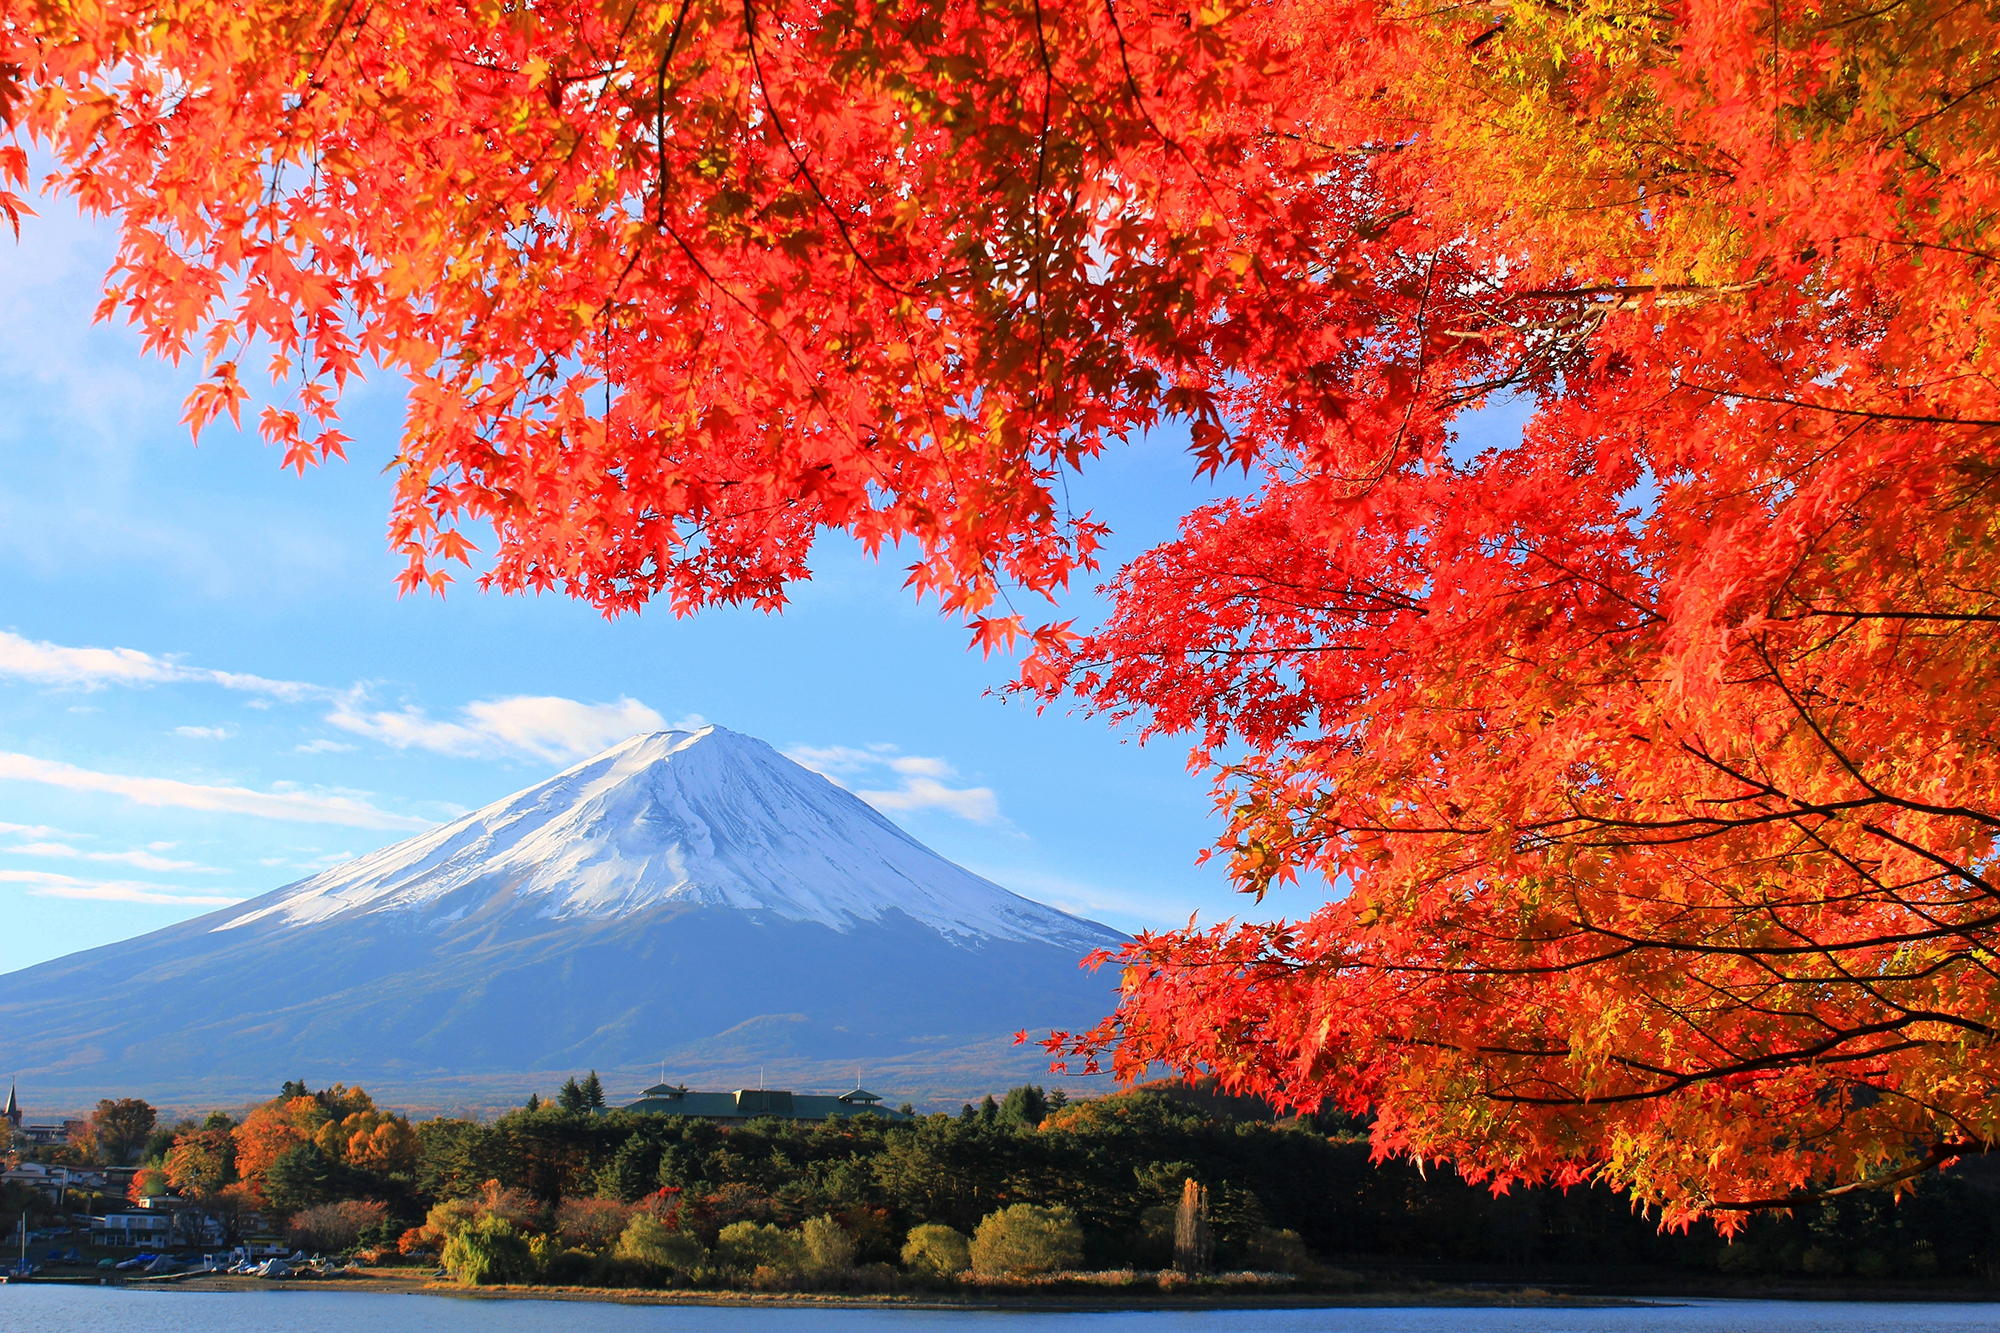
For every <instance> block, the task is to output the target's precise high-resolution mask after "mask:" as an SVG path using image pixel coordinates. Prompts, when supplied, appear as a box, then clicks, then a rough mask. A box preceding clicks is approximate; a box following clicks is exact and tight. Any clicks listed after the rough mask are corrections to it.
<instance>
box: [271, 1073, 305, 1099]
mask: <svg viewBox="0 0 2000 1333" xmlns="http://www.w3.org/2000/svg"><path fill="white" fill-rule="evenodd" d="M310 1096H312V1089H311V1088H308V1087H307V1086H306V1084H305V1080H304V1079H298V1078H288V1079H286V1080H285V1086H284V1087H282V1088H279V1089H278V1100H280V1101H286V1102H288V1101H290V1100H292V1098H294V1097H310Z"/></svg>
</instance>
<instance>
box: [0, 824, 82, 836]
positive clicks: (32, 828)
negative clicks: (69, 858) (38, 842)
mask: <svg viewBox="0 0 2000 1333" xmlns="http://www.w3.org/2000/svg"><path fill="white" fill-rule="evenodd" d="M0 833H12V834H15V835H17V836H19V837H23V838H62V837H67V836H68V835H67V834H65V833H64V832H63V831H62V830H61V829H53V828H50V827H49V826H48V825H47V824H0Z"/></svg>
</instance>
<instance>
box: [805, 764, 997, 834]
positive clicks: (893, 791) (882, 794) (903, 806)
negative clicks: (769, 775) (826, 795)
mask: <svg viewBox="0 0 2000 1333" xmlns="http://www.w3.org/2000/svg"><path fill="white" fill-rule="evenodd" d="M785 754H786V756H787V757H788V758H790V759H791V760H792V761H793V762H795V763H797V764H800V765H802V766H804V767H806V768H809V769H811V770H812V771H813V772H815V773H818V774H820V775H822V776H824V777H827V778H830V779H832V780H833V781H835V782H838V783H840V785H841V786H843V787H847V788H848V789H849V790H850V791H852V792H853V793H854V794H855V795H856V796H859V797H860V798H861V799H862V800H864V801H866V802H868V804H870V805H872V806H874V807H875V808H876V809H877V810H892V811H903V812H908V811H917V810H942V811H944V812H945V813H946V814H952V815H957V816H958V817H959V818H960V819H969V820H971V821H972V822H974V823H976V824H990V823H992V822H993V821H995V820H997V819H999V818H1000V800H999V798H998V797H996V796H995V795H994V794H993V789H992V788H991V787H953V786H949V785H947V784H946V783H945V782H944V781H943V779H946V778H950V777H955V776H956V775H957V773H956V770H954V769H953V768H952V766H951V765H950V764H949V763H947V762H945V761H944V760H942V759H936V758H932V757H930V756H927V755H915V754H898V753H896V747H895V746H893V745H871V746H868V747H867V748H866V749H857V748H855V747H854V746H851V745H828V746H812V745H794V746H793V747H792V748H791V749H789V750H786V751H785ZM883 777H890V778H895V779H900V780H901V785H899V786H896V787H884V788H864V787H860V786H857V785H854V784H853V783H850V782H847V781H844V779H847V778H856V779H859V780H861V781H867V780H871V779H872V780H878V781H879V780H880V779H881V778H883Z"/></svg>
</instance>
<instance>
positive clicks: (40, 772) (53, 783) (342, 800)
mask: <svg viewBox="0 0 2000 1333" xmlns="http://www.w3.org/2000/svg"><path fill="white" fill-rule="evenodd" d="M0 778H11V779H13V780H14V781H16V782H39V783H42V784H43V785H45V786H50V787H61V788H64V789H66V790H69V791H89V792H103V793H105V794H107V795H111V796H122V797H124V798H125V799H126V800H128V801H134V802H136V803H138V804H140V805H153V806H169V807H173V808H176V809H181V810H206V811H212V812H215V813H218V814H234V815H254V816H256V817H257V818H259V819H281V820H287V821H290V822H292V823H298V824H344V825H347V826H349V827H351V828H379V829H427V828H430V827H432V824H431V821H429V820H428V819H416V818H413V817H411V816H409V815H397V814H391V813H390V812H389V811H387V810H378V809H376V808H375V807H374V806H372V805H369V804H368V803H367V802H366V801H362V800H357V799H355V798H354V797H352V796H344V795H331V794H312V793H306V792H275V793H274V792H261V791H252V790H250V789H249V788H248V787H214V786H208V785H205V784H202V783H195V782H179V781H176V780H174V779H172V778H140V777H130V776H127V775H125V774H122V773H99V772H96V771H94V770H92V769H87V768H78V767H77V766H76V765H74V764H65V763H59V762H57V761H55V760H52V759H37V758H35V757H34V756H32V755H25V754H7V753H0Z"/></svg>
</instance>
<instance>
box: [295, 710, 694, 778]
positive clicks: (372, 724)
mask: <svg viewBox="0 0 2000 1333" xmlns="http://www.w3.org/2000/svg"><path fill="white" fill-rule="evenodd" d="M327 721H328V722H330V723H332V724H333V725H334V726H336V727H340V728H341V729H343V730H345V731H349V732H352V733H354V734H355V735H357V736H366V737H368V738H370V739H371V740H378V741H381V742H382V743H384V744H385V745H392V746H394V747H395V748H397V749H399V750H407V749H419V750H431V751H435V752H436V753H438V754H448V755H458V756H461V757H467V758H480V757H498V756H505V755H510V754H521V755H531V756H533V757H534V758H537V759H545V760H549V761H551V762H556V761H560V760H565V759H582V758H584V757H586V756H588V755H593V754H596V753H597V752H598V751H599V750H603V749H605V748H607V747H609V746H612V745H616V744H617V743H618V742H619V741H622V740H625V739H626V738H627V737H630V736H633V735H635V734H637V733H639V732H642V731H663V730H665V729H666V726H667V722H666V719H665V718H663V717H661V716H660V715H659V714H658V713H656V712H654V711H653V710H652V709H651V708H648V707H647V706H646V705H645V704H642V703H640V702H639V701H638V700H637V699H626V698H621V699H619V700H618V702H616V703H609V704H586V703H579V702H577V701H576V700H575V699H563V698H558V697H554V696H550V695H515V696H513V697H512V698H507V699H484V700H481V701H480V702H478V703H473V704H467V705H466V706H465V707H464V708H462V709H460V710H459V717H458V719H457V720H456V721H444V720H442V719H438V718H433V717H431V716H430V715H429V714H428V713H426V712H425V711H424V710H423V709H421V708H416V707H405V708H402V709H400V710H389V709H382V710H377V711H374V712H368V711H364V710H363V709H362V708H361V707H359V706H358V705H355V704H342V705H341V706H340V707H338V708H336V709H335V710H334V711H333V712H332V713H331V714H329V715H328V717H327Z"/></svg>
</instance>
